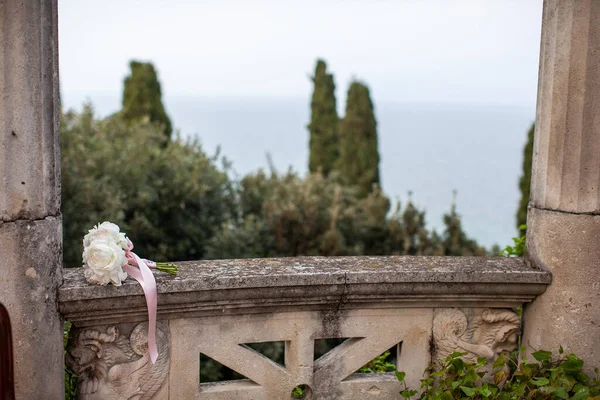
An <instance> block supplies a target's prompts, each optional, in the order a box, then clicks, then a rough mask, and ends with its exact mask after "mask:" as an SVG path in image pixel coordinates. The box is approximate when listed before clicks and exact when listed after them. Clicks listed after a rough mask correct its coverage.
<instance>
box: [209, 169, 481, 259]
mask: <svg viewBox="0 0 600 400" xmlns="http://www.w3.org/2000/svg"><path fill="white" fill-rule="evenodd" d="M236 199H237V202H238V204H237V212H236V213H235V214H236V215H235V217H233V218H231V219H229V220H226V221H225V222H224V223H223V224H222V226H221V229H220V230H219V231H218V232H216V234H215V236H214V237H213V238H212V239H211V240H210V241H209V243H208V245H207V253H206V257H207V258H248V257H281V256H290V257H293V256H301V255H304V256H311V255H321V256H336V255H365V254H366V255H371V254H373V255H375V254H377V255H444V254H451V255H463V254H465V255H466V254H468V255H472V254H476V255H485V250H484V249H483V248H481V247H478V246H477V245H476V243H475V242H474V241H471V240H468V239H466V235H465V234H464V232H462V227H461V225H460V217H459V216H458V215H457V214H456V212H455V211H454V213H453V214H452V215H453V216H452V219H451V221H452V223H453V225H452V226H451V227H449V228H448V229H447V231H448V232H449V233H448V234H447V235H448V236H449V235H451V234H454V235H457V236H459V237H460V238H461V241H458V242H457V243H456V244H454V243H453V247H452V248H451V249H447V248H446V247H445V244H444V242H443V241H442V240H441V238H440V237H439V236H438V235H437V233H435V232H434V231H429V230H427V229H426V226H425V213H424V212H423V211H420V210H418V209H417V208H416V207H415V206H414V204H413V203H412V202H409V203H408V204H407V206H406V207H405V208H404V209H402V208H401V207H400V204H398V205H397V207H396V210H395V212H393V213H392V214H391V215H390V214H389V208H390V202H389V200H388V198H387V197H386V196H385V195H384V194H383V193H382V192H381V191H380V190H379V189H376V190H374V191H373V192H371V193H370V194H368V195H367V197H365V198H360V197H359V196H358V194H357V189H356V188H353V187H347V186H345V185H343V183H342V182H341V179H340V178H339V175H338V174H336V173H332V174H330V175H329V176H327V177H325V176H323V175H322V174H319V173H317V174H311V175H308V176H307V177H306V178H304V179H303V178H301V177H299V176H298V175H297V174H295V173H293V172H291V171H290V172H287V173H286V174H282V175H280V174H278V173H276V172H273V173H271V174H270V175H267V174H265V173H264V172H262V171H260V172H258V173H256V174H252V175H248V176H246V177H244V178H243V179H242V180H241V181H240V182H239V184H238V185H237V190H236ZM445 235H446V233H445ZM447 242H449V241H447ZM449 243H450V242H449Z"/></svg>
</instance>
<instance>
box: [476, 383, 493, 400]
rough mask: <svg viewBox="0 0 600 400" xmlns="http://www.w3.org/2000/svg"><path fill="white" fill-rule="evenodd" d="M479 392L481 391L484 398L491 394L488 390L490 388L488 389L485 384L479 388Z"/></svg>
mask: <svg viewBox="0 0 600 400" xmlns="http://www.w3.org/2000/svg"><path fill="white" fill-rule="evenodd" d="M479 393H481V395H482V396H483V397H485V398H488V397H490V396H491V394H492V392H491V391H490V389H488V388H487V386H486V387H484V388H483V389H481V390H480V391H479Z"/></svg>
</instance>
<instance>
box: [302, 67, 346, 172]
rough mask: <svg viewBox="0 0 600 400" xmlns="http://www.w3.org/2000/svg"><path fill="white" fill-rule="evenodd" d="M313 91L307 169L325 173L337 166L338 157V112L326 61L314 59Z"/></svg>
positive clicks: (331, 75)
mask: <svg viewBox="0 0 600 400" xmlns="http://www.w3.org/2000/svg"><path fill="white" fill-rule="evenodd" d="M312 81H313V83H314V91H313V95H312V101H311V117H310V124H309V125H308V130H309V132H310V149H309V150H310V157H309V162H308V169H309V171H310V172H311V173H315V172H319V171H320V172H321V173H322V174H323V175H325V176H327V175H329V173H330V172H332V171H333V170H334V169H335V168H336V164H337V162H338V157H339V137H338V115H337V108H336V100H335V83H334V81H333V74H328V73H327V64H325V61H323V60H317V66H316V68H315V75H314V76H313V77H312Z"/></svg>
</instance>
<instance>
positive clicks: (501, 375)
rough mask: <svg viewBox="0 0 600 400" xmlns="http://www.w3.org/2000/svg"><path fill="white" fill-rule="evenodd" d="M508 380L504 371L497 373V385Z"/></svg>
mask: <svg viewBox="0 0 600 400" xmlns="http://www.w3.org/2000/svg"><path fill="white" fill-rule="evenodd" d="M506 378H507V375H506V372H504V371H498V372H496V374H494V383H495V384H496V385H499V384H500V383H502V381H504V380H505V379H506Z"/></svg>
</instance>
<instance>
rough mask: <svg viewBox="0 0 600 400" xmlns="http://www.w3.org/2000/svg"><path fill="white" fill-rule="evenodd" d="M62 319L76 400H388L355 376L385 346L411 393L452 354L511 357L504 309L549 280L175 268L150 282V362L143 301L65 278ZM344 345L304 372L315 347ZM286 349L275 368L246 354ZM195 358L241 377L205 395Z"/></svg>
mask: <svg viewBox="0 0 600 400" xmlns="http://www.w3.org/2000/svg"><path fill="white" fill-rule="evenodd" d="M64 277H65V281H64V284H63V286H62V287H61V288H60V290H59V299H60V310H61V312H62V313H63V315H64V316H65V318H66V319H67V320H69V321H71V323H72V324H73V331H72V334H73V337H72V339H71V342H70V344H69V349H68V353H67V362H68V363H69V365H70V367H71V368H72V369H73V371H74V372H75V373H77V374H78V376H79V389H78V390H79V391H80V395H81V398H83V399H122V398H123V399H128V398H135V399H138V398H139V399H151V398H152V399H169V398H170V399H207V400H214V399H240V400H244V399H254V400H260V399H273V400H281V399H288V398H290V397H291V392H292V390H293V388H294V387H295V386H297V385H306V386H305V387H306V388H307V389H306V393H307V394H306V397H305V398H313V399H361V400H362V399H397V398H399V394H398V392H399V390H400V389H401V386H400V384H399V383H398V381H397V380H396V378H395V376H394V374H393V373H387V374H386V373H382V374H357V373H355V372H356V371H357V370H358V369H360V368H361V367H362V366H363V365H364V364H366V363H367V362H369V361H370V360H372V359H373V358H375V357H377V356H378V355H380V354H382V353H383V352H384V351H386V350H388V349H390V348H393V347H395V348H396V349H397V366H398V368H399V369H400V370H403V371H405V372H406V374H407V375H406V380H407V383H408V384H409V385H412V386H413V387H418V384H419V379H420V378H421V377H422V373H423V370H424V369H425V368H426V366H427V365H429V364H430V363H431V362H435V361H436V360H437V359H438V358H440V357H445V356H446V355H447V354H449V353H451V352H452V351H455V350H459V351H465V352H467V353H468V354H467V356H466V357H467V358H469V357H470V358H475V357H482V356H484V357H488V358H491V359H493V358H495V357H497V355H498V354H500V353H501V352H504V351H510V350H512V349H514V348H515V347H516V338H517V335H518V333H519V330H520V319H519V317H518V316H517V315H516V314H515V313H514V312H513V311H512V308H514V307H517V306H520V305H522V304H523V303H527V302H530V301H532V300H533V299H534V298H535V296H537V295H539V294H541V293H543V292H544V291H545V289H546V286H547V285H548V284H549V283H550V281H551V276H550V274H549V273H548V272H546V271H541V270H538V269H535V268H533V267H531V266H528V265H525V263H524V262H523V261H522V260H521V259H517V258H475V257H460V258H453V257H342V258H339V257H335V258H288V259H251V260H218V261H202V262H184V263H180V272H179V275H178V276H176V277H173V276H170V275H167V274H163V273H158V274H156V277H157V287H158V293H159V297H158V304H159V305H158V318H159V320H160V323H159V326H158V334H157V338H158V348H159V353H160V356H159V358H158V360H157V362H156V364H154V365H152V364H151V363H150V361H149V356H148V354H147V344H146V335H147V324H146V323H145V321H146V319H147V314H146V306H145V302H144V297H143V293H142V290H141V289H140V287H139V286H138V284H137V283H136V282H134V281H130V280H128V281H127V282H125V284H124V285H123V286H121V287H119V288H116V287H101V286H90V285H88V284H87V283H86V282H85V280H84V278H83V274H82V271H81V270H79V269H71V270H66V271H65V273H64ZM327 338H344V339H346V340H345V341H344V342H343V343H342V344H340V345H339V346H337V347H335V348H333V349H332V350H331V351H329V352H328V353H326V354H325V355H323V356H322V357H320V358H318V359H317V360H314V358H315V357H314V354H315V352H314V350H315V341H316V340H318V339H327ZM278 341H281V342H284V343H285V345H284V347H285V348H284V353H285V355H284V358H285V362H284V364H285V365H279V364H278V363H276V362H274V361H272V360H271V359H269V358H267V357H265V356H263V355H262V354H260V353H259V352H257V351H255V350H253V349H252V348H250V347H249V346H247V345H246V344H251V343H261V342H278ZM200 354H204V355H206V356H208V357H210V358H212V359H214V360H216V361H218V362H219V363H221V364H223V365H225V366H227V367H229V368H231V369H232V370H234V371H236V372H238V373H239V374H241V375H243V376H245V377H247V378H248V379H245V380H237V381H228V382H218V383H203V382H201V377H200V373H199V369H200Z"/></svg>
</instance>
